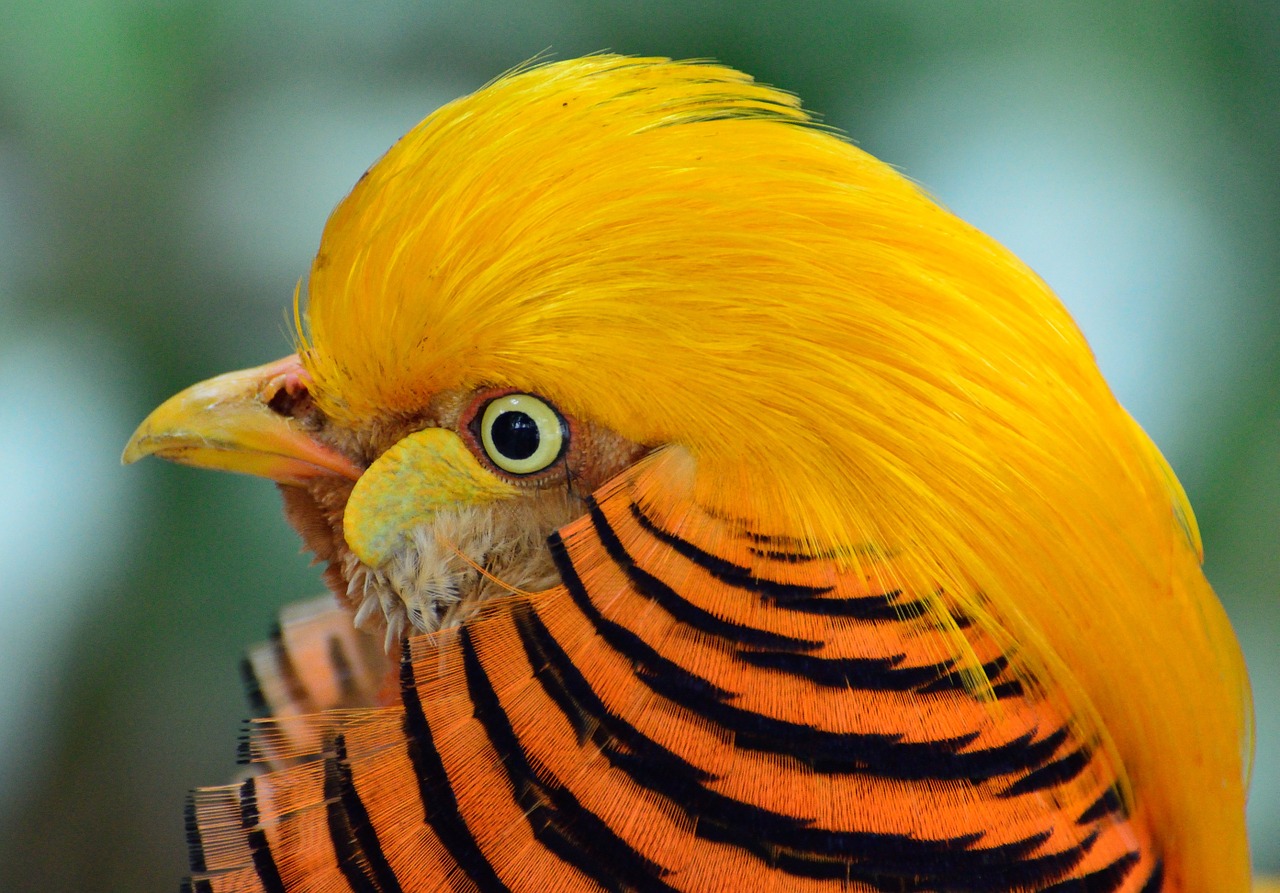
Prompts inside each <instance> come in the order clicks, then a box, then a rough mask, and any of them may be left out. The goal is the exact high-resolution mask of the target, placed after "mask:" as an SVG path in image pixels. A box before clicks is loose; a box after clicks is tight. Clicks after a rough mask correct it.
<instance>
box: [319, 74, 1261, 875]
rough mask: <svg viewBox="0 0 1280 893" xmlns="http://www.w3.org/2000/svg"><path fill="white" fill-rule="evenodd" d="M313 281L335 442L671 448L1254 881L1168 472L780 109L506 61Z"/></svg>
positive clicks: (1000, 256) (364, 201)
mask: <svg viewBox="0 0 1280 893" xmlns="http://www.w3.org/2000/svg"><path fill="white" fill-rule="evenodd" d="M308 290H309V301H310V304H309V311H308V316H309V326H310V337H309V340H307V341H304V342H303V347H304V357H303V359H304V362H305V364H306V366H307V368H308V370H309V371H310V373H311V375H312V376H313V377H314V379H315V381H316V383H317V388H316V396H317V399H318V400H319V401H320V403H321V406H322V408H323V409H324V410H325V411H326V412H328V413H329V414H331V415H332V416H333V417H335V418H337V419H339V420H340V421H343V422H345V423H348V424H352V425H356V424H366V423H368V422H369V421H370V420H373V419H378V418H391V417H399V416H404V415H406V414H411V413H413V412H414V411H415V410H416V409H418V408H419V407H421V406H422V405H423V404H424V402H425V400H426V398H427V396H428V395H429V394H431V393H432V392H434V391H436V390H438V389H441V388H446V387H459V386H472V385H482V384H487V385H509V386H513V387H516V388H520V389H524V390H530V391H534V392H536V393H539V394H542V395H544V396H546V397H548V398H549V399H551V400H553V401H554V402H556V403H557V404H558V405H559V406H560V408H561V409H563V410H564V411H565V412H567V413H570V414H574V415H578V416H582V417H585V418H590V419H593V420H595V421H596V422H598V423H601V424H603V425H606V426H608V427H610V428H613V429H614V430H616V431H618V432H620V433H621V434H622V435H624V436H626V437H628V438H630V439H632V440H635V441H639V442H641V443H646V444H653V445H659V444H664V443H679V444H682V445H683V446H684V447H685V448H686V449H687V450H688V452H689V453H690V454H691V455H692V456H693V457H694V460H695V461H696V468H697V471H696V478H695V483H694V485H693V486H694V488H695V493H694V495H695V497H696V499H697V500H698V501H699V502H700V503H702V505H703V506H704V507H706V508H707V509H708V510H710V511H712V512H716V513H720V514H724V515H728V516H732V517H736V518H742V519H746V520H747V521H748V522H749V523H751V524H753V525H754V526H755V527H756V529H758V530H759V531H760V532H762V533H768V534H782V535H787V536H790V537H795V538H798V539H799V540H801V541H803V542H805V543H807V544H808V546H809V547H810V548H813V549H836V550H839V551H840V552H841V553H842V554H845V555H847V560H848V561H849V562H850V563H851V564H855V565H856V563H857V560H858V559H857V556H858V554H859V553H858V550H859V549H860V548H866V547H870V548H876V549H886V550H893V551H894V552H896V553H897V554H898V555H900V556H901V563H902V566H903V567H904V568H905V569H906V570H905V571H904V573H905V574H906V575H907V576H909V577H910V578H911V580H910V582H913V583H914V584H916V585H923V586H936V587H939V588H940V589H941V590H942V592H943V596H942V597H941V598H940V599H939V603H938V608H937V612H936V613H937V622H938V623H939V624H941V625H943V626H946V625H948V624H950V625H952V626H954V621H952V620H951V614H950V613H949V611H950V610H959V611H962V612H964V613H965V614H967V615H969V616H972V617H974V618H975V619H976V620H977V621H978V622H979V623H982V624H983V625H985V626H987V627H988V628H989V629H992V630H994V631H995V632H996V633H997V634H998V635H1000V636H1002V637H1003V638H1004V640H1005V641H1006V642H1009V643H1011V644H1012V643H1016V644H1017V651H1018V654H1019V656H1020V659H1021V660H1023V661H1024V663H1025V667H1024V669H1025V671H1026V672H1028V673H1030V674H1033V675H1035V676H1037V677H1038V678H1039V679H1040V680H1041V682H1042V683H1045V682H1046V681H1047V682H1048V683H1049V684H1051V685H1052V686H1056V687H1058V688H1060V689H1061V692H1062V696H1063V697H1064V698H1065V699H1066V700H1067V701H1068V702H1069V703H1070V705H1071V706H1072V708H1073V710H1074V713H1075V715H1076V716H1077V717H1079V722H1080V723H1081V725H1082V726H1083V727H1084V729H1085V730H1086V732H1088V733H1090V734H1092V735H1096V736H1097V738H1098V739H1099V740H1101V741H1102V742H1104V744H1105V745H1106V746H1108V747H1113V748H1114V749H1115V751H1116V752H1118V754H1119V756H1120V757H1121V759H1122V760H1123V763H1124V765H1125V766H1126V767H1127V770H1128V773H1129V777H1130V781H1131V785H1132V789H1133V792H1134V794H1135V796H1136V797H1137V798H1139V799H1140V800H1141V802H1142V803H1143V804H1144V808H1146V809H1149V810H1150V813H1151V814H1152V815H1153V816H1155V817H1156V819H1155V820H1156V823H1157V828H1158V832H1159V833H1160V834H1161V835H1162V837H1163V838H1164V839H1165V840H1166V841H1167V848H1168V854H1169V865H1168V867H1169V872H1170V878H1171V879H1174V880H1175V883H1180V884H1181V885H1182V886H1181V888H1182V889H1188V890H1203V891H1208V890H1245V889H1247V888H1248V883H1249V881H1248V854H1247V851H1246V846H1245V843H1244V832H1243V827H1242V822H1243V807H1242V804H1243V797H1244V787H1243V785H1244V779H1243V775H1244V769H1243V760H1242V749H1241V742H1242V740H1245V741H1247V735H1248V732H1247V728H1248V716H1249V704H1248V693H1247V686H1246V682H1245V676H1244V670H1243V665H1242V662H1241V658H1240V655H1239V651H1238V649H1237V646H1236V644H1235V640H1234V637H1233V635H1232V633H1231V630H1230V628H1229V625H1228V623H1227V620H1226V618H1225V615H1224V614H1223V612H1222V609H1221V607H1220V605H1219V604H1218V602H1217V600H1216V598H1215V597H1214V595H1213V593H1212V591H1211V590H1210V589H1209V586H1208V584H1207V583H1206V582H1205V580H1204V577H1203V575H1202V574H1201V571H1200V569H1199V564H1198V554H1197V550H1198V533H1197V532H1196V529H1195V522H1194V519H1193V517H1192V515H1191V512H1190V508H1189V506H1187V504H1186V500H1185V496H1183V495H1182V493H1181V489H1180V488H1179V487H1178V485H1177V482H1176V479H1175V478H1174V477H1173V475H1172V472H1171V471H1169V469H1168V466H1167V465H1166V464H1165V463H1164V460H1163V459H1162V458H1161V457H1160V455H1159V453H1158V451H1157V450H1156V449H1155V448H1154V446H1152V445H1151V444H1150V442H1149V441H1148V440H1147V438H1146V436H1145V435H1144V434H1143V433H1142V432H1141V431H1140V429H1139V428H1138V427H1137V426H1136V425H1135V424H1134V423H1133V421H1132V420H1131V419H1130V418H1129V416H1128V415H1127V414H1126V413H1125V411H1124V410H1123V409H1122V408H1121V407H1120V406H1119V405H1118V404H1117V402H1116V400H1115V398H1114V397H1113V396H1112V394H1111V392H1110V391H1109V389H1108V388H1107V386H1106V384H1105V383H1104V382H1103V380H1102V378H1101V376H1100V374H1099V372H1098V370H1097V368H1096V365H1095V363H1094V360H1093V357H1092V355H1091V354H1090V351H1089V349H1088V347H1087V345H1086V344H1085V342H1084V340H1083V338H1082V336H1081V335H1080V333H1079V331H1078V330H1077V328H1076V326H1075V325H1074V323H1073V322H1072V321H1071V319H1070V317H1069V316H1068V314H1067V313H1066V311H1065V310H1064V309H1063V308H1062V306H1061V305H1060V304H1059V302H1058V301H1057V299H1056V298H1055V297H1054V296H1053V295H1052V294H1051V292H1050V291H1049V290H1048V288H1047V287H1046V286H1045V285H1044V284H1043V283H1042V282H1041V281H1040V280H1039V279H1038V278H1037V277H1036V276H1035V275H1034V274H1033V273H1032V272H1031V271H1030V270H1028V269H1027V268H1026V267H1025V266H1024V265H1023V264H1021V263H1020V262H1019V261H1018V260H1017V259H1016V258H1014V257H1013V256H1012V255H1010V254H1009V252H1007V251H1006V250H1005V249H1003V248H1002V247H1001V246H999V245H998V244H996V243H995V242H994V241H992V240H991V239H990V238H988V237H987V236H985V235H983V234H982V233H980V232H978V231H977V230H975V229H974V228H972V227H971V226H969V225H967V224H965V223H963V222H962V221H960V220H958V219H957V218H955V217H954V216H952V215H951V214H950V213H948V212H946V211H945V210H943V209H942V208H940V207H938V206H937V205H936V204H934V203H933V202H931V201H930V200H929V199H928V198H927V197H926V196H925V195H924V194H922V192H921V191H920V190H919V189H917V188H916V187H915V186H914V185H912V184H911V183H910V182H908V181H907V180H905V179H904V178H902V177H901V176H899V175H898V174H897V173H895V172H894V171H893V170H892V169H890V168H889V167H888V166H887V165H884V164H882V163H881V162H879V161H877V160H875V159H873V158H871V157H870V156H868V155H866V154H865V153H863V152H861V151H859V150H858V149H856V148H854V147H853V146H851V145H849V144H848V143H846V142H844V141H842V140H841V139H839V138H838V137H837V136H835V135H833V134H832V133H830V132H827V131H825V130H823V129H821V128H818V127H815V126H813V125H812V124H811V122H810V119H809V118H808V117H807V116H806V114H805V113H804V112H802V111H801V110H800V109H799V107H798V104H797V103H796V101H795V99H794V98H793V97H791V96H789V95H787V94H785V93H781V92H779V91H776V90H773V89H770V88H767V87H764V86H760V85H758V84H755V83H753V82H752V81H751V80H750V79H749V78H747V77H746V76H744V75H742V74H739V73H738V72H735V71H731V70H729V69H726V68H722V67H718V66H715V65H710V64H701V63H672V62H668V61H665V60H660V59H629V58H620V57H616V56H603V55H602V56H593V57H588V58H585V59H579V60H574V61H569V62H563V63H555V64H549V65H540V66H537V67H533V68H530V69H526V70H522V71H518V72H516V73H514V74H511V75H509V76H507V77H504V78H502V79H499V80H498V81H496V82H494V83H492V84H490V85H489V86H487V87H485V88H484V89H482V90H481V91H479V92H478V93H476V94H474V95H472V96H469V97H466V98H464V99H461V100H459V101H457V102H454V103H452V104H450V105H448V106H445V107H444V108H442V109H440V110H439V111H437V112H436V113H435V114H433V115H432V116H430V117H429V118H427V120H426V121H424V122H423V123H422V124H421V125H419V126H418V127H417V128H415V129H414V130H413V131H412V132H410V133H409V134H408V135H407V136H405V137H404V138H403V139H402V140H401V141H400V142H399V143H398V144H397V145H396V146H395V147H393V148H392V149H391V150H390V151H389V152H388V153H387V154H386V156H385V157H384V158H383V159H382V160H380V161H379V162H378V163H377V164H376V165H375V166H374V167H373V168H372V169H371V170H370V171H369V172H368V174H367V175H366V176H365V177H364V179H363V180H362V181H361V182H360V183H359V185H358V186H357V187H356V188H355V190H354V191H353V192H352V194H351V195H350V196H349V197H348V198H347V199H346V200H345V201H344V202H343V203H342V204H341V205H340V206H339V207H338V208H337V210H336V211H335V212H334V214H333V216H332V218H331V219H330V221H329V224H328V226H327V228H326V230H325V235H324V240H323V244H322V246H321V249H320V252H319V254H318V255H317V257H316V260H315V264H314V266H313V269H312V271H311V277H310V281H309V286H308ZM956 641H957V643H958V644H957V647H958V648H959V647H960V646H959V643H961V642H962V641H963V638H962V637H961V636H959V635H957V636H956ZM978 684H981V682H979V683H978ZM993 709H995V708H994V707H993ZM1246 746H1247V745H1246Z"/></svg>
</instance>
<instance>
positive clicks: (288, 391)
mask: <svg viewBox="0 0 1280 893" xmlns="http://www.w3.org/2000/svg"><path fill="white" fill-rule="evenodd" d="M266 391H267V393H271V396H270V397H269V398H268V399H267V407H268V408H269V409H270V410H271V411H272V412H274V413H276V414H277V415H282V416H285V417H286V418H297V417H298V416H300V415H302V414H303V413H305V412H306V411H307V410H308V409H309V408H310V406H311V392H310V391H308V390H307V385H306V383H305V382H304V381H303V380H302V376H301V375H298V374H297V373H294V372H287V373H285V374H283V375H278V376H276V377H275V378H273V379H272V380H271V382H270V383H269V384H268V385H267V387H266ZM272 392H274V393H272Z"/></svg>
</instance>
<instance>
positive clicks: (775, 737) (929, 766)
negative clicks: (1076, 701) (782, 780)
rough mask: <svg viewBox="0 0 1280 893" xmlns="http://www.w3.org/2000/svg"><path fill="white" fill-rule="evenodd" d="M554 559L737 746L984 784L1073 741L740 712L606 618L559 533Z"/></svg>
mask: <svg viewBox="0 0 1280 893" xmlns="http://www.w3.org/2000/svg"><path fill="white" fill-rule="evenodd" d="M548 545H549V548H550V551H551V555H552V558H553V560H554V561H555V563H556V567H557V570H559V572H560V578H561V580H562V581H563V582H564V585H565V588H566V589H567V590H568V592H569V595H570V597H571V598H572V600H573V602H574V604H575V605H577V607H578V609H579V610H580V611H581V612H582V613H583V615H584V616H585V617H586V618H587V620H588V621H589V622H590V623H591V625H592V626H593V627H594V628H595V630H596V632H597V633H599V635H600V637H601V638H602V639H603V640H604V641H605V643H606V644H608V645H609V647H610V648H612V649H614V650H615V651H617V652H618V653H619V654H621V655H623V656H624V657H626V658H627V659H628V660H629V661H631V662H632V663H633V664H634V665H636V667H637V668H638V669H637V672H636V676H637V678H639V679H640V680H641V681H642V682H644V684H645V685H647V686H648V687H649V688H650V689H651V690H652V691H654V692H655V693H656V694H659V695H662V696H663V697H664V698H666V699H667V700H669V701H672V702H673V703H676V704H679V705H680V706H681V707H684V708H685V709H687V710H689V711H690V712H692V713H694V714H696V715H698V716H701V717H703V718H705V719H708V720H710V721H711V722H713V723H715V724H716V725H718V726H720V727H721V728H723V729H725V730H726V731H728V732H731V733H732V734H733V739H734V743H735V745H736V746H738V747H742V748H745V749H749V750H756V751H760V752H764V753H773V754H777V755H779V756H786V757H791V758H792V759H794V760H796V761H797V762H799V763H801V764H803V765H806V766H808V767H810V768H812V769H813V770H814V771H817V772H823V773H842V772H858V771H861V772H867V773H869V774H873V775H878V776H881V777H883V778H894V779H899V780H904V781H909V780H923V779H935V780H940V781H955V780H962V779H965V780H969V781H973V782H979V781H985V780H987V779H990V778H995V777H997V776H1000V775H1011V774H1017V773H1023V772H1030V771H1032V770H1034V769H1038V768H1039V767H1041V766H1042V765H1043V764H1044V763H1045V761H1046V760H1048V759H1049V758H1050V757H1052V756H1053V754H1054V753H1055V752H1056V751H1057V750H1058V747H1059V746H1060V745H1061V744H1062V742H1063V741H1065V740H1066V737H1067V732H1066V730H1065V729H1059V730H1057V731H1055V732H1054V733H1052V734H1050V735H1048V736H1047V737H1045V738H1042V739H1040V740H1038V741H1037V740H1035V734H1034V733H1030V732H1029V733H1027V734H1025V735H1022V736H1020V737H1018V738H1015V739H1013V740H1012V741H1008V742H1006V743H1004V744H999V745H992V746H990V747H985V748H979V749H977V750H963V748H964V747H966V746H968V745H969V744H971V743H973V741H974V740H975V739H976V738H977V737H978V733H977V732H973V733H971V734H967V735H962V736H958V737H955V738H947V739H939V740H935V741H922V742H904V741H902V740H901V736H899V735H883V734H880V735H877V734H863V733H855V732H829V731H825V730H822V729H816V728H814V727H813V726H808V725H802V724H800V723H793V722H787V721H785V720H779V719H774V718H772V717H768V716H764V715H763V714H760V713H755V712H752V711H749V710H744V709H742V708H739V707H734V706H732V705H731V704H729V703H728V702H729V701H730V700H732V699H733V698H734V697H735V695H734V694H733V693H732V692H729V691H726V690H725V689H723V688H720V687H719V686H717V685H715V684H714V683H712V682H710V681H709V680H707V679H704V678H702V677H701V676H698V675H696V674H694V673H692V672H690V671H689V670H687V669H685V668H684V667H682V666H680V665H679V664H677V663H675V662H674V661H671V660H668V659H667V658H665V657H663V656H662V655H660V654H659V653H658V652H657V651H656V650H654V649H653V648H652V647H650V646H649V645H648V644H647V643H645V642H644V641H643V640H642V639H641V638H640V637H639V636H637V635H636V634H635V633H633V632H632V631H631V630H629V629H627V628H626V627H623V626H622V625H620V624H617V623H614V622H613V621H611V620H608V619H607V618H605V617H604V616H603V615H602V614H601V613H600V611H599V609H598V608H597V607H596V606H595V604H594V603H593V602H592V600H591V595H590V593H589V592H588V591H587V588H586V586H585V585H583V583H582V579H581V578H580V577H579V576H578V573H577V571H576V570H575V568H574V566H573V559H572V558H571V557H570V556H569V554H568V551H567V550H566V549H565V546H564V541H563V540H562V539H561V538H560V535H559V534H552V535H551V537H550V539H549V540H548Z"/></svg>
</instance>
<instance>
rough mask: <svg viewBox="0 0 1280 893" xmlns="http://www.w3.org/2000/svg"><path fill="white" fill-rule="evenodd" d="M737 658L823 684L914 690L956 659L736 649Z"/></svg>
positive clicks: (932, 681)
mask: <svg viewBox="0 0 1280 893" xmlns="http://www.w3.org/2000/svg"><path fill="white" fill-rule="evenodd" d="M736 656H737V658H738V659H739V660H741V661H743V662H745V663H748V664H751V665H752V666H754V667H760V668H761V669H766V670H776V671H778V672H780V673H786V674H788V675H790V676H796V677H799V678H801V679H807V680H808V681H809V682H812V683H813V684H814V685H820V686H823V687H826V688H856V689H860V690H862V691H917V690H920V691H922V690H924V687H925V686H929V685H932V684H936V683H938V681H939V680H940V679H941V678H943V677H944V676H945V675H947V674H949V673H950V671H951V670H952V668H953V667H954V666H955V661H950V660H948V661H943V662H942V663H936V664H925V665H923V666H918V667H901V666H899V664H901V663H902V662H903V661H904V660H906V657H907V656H906V655H905V654H895V655H891V656H890V657H814V656H813V655H810V654H790V653H787V652H779V651H739V652H737V655H736Z"/></svg>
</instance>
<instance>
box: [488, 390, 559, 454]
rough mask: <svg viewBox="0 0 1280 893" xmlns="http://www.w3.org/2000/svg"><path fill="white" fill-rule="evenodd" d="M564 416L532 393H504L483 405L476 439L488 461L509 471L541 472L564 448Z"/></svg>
mask: <svg viewBox="0 0 1280 893" xmlns="http://www.w3.org/2000/svg"><path fill="white" fill-rule="evenodd" d="M565 440H566V436H565V424H564V419H562V418H561V417H560V413H558V412H556V411H555V409H553V408H552V407H551V405H550V404H549V403H547V402H546V401H544V400H540V399H538V398H537V397H534V396H533V395H532V394H504V395H503V396H501V397H497V398H495V399H494V400H491V401H489V404H488V405H487V406H486V407H485V408H484V413H483V414H482V415H481V417H480V442H481V443H482V444H483V445H484V451H485V453H487V454H488V456H489V460H490V461H491V462H493V464H494V465H496V466H498V467H499V468H501V469H502V470H503V471H506V472H510V473H511V474H533V473H534V472H535V471H542V469H544V468H546V467H547V466H548V465H550V464H551V463H552V462H554V461H556V459H558V458H560V454H561V452H563V451H564V444H565Z"/></svg>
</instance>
